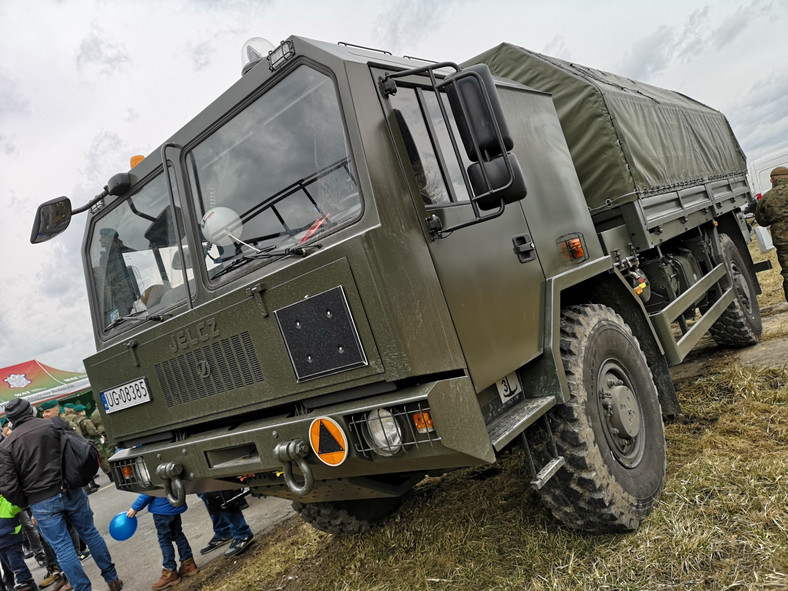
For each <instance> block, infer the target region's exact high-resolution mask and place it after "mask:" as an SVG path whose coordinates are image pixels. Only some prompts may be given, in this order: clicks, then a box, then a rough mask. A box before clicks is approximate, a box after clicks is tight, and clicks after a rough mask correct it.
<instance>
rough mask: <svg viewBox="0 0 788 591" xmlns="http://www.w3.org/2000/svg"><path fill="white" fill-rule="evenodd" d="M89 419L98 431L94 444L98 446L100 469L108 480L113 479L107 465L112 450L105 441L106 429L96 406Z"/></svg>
mask: <svg viewBox="0 0 788 591" xmlns="http://www.w3.org/2000/svg"><path fill="white" fill-rule="evenodd" d="M90 420H91V421H92V422H93V424H94V425H95V426H96V430H97V431H98V433H99V440H98V441H97V442H96V445H97V446H98V448H99V454H100V455H101V469H102V470H103V471H104V473H105V474H106V475H107V476H108V477H109V479H110V480H113V479H112V470H110V466H109V456H111V455H112V453H113V450H112V448H111V447H110V445H109V442H108V441H107V430H106V429H105V428H104V419H102V418H101V413H100V412H99V409H98V407H97V408H95V409H94V410H93V412H92V413H91V414H90ZM113 482H114V480H113Z"/></svg>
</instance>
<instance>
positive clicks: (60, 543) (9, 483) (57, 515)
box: [0, 399, 123, 591]
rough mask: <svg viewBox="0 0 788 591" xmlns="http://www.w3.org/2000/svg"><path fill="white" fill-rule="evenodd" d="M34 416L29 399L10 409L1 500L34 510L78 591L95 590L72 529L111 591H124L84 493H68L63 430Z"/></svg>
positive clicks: (0, 452) (1, 452)
mask: <svg viewBox="0 0 788 591" xmlns="http://www.w3.org/2000/svg"><path fill="white" fill-rule="evenodd" d="M33 412H34V411H33V407H32V406H31V405H30V403H29V402H28V401H27V400H24V399H14V400H11V401H10V402H8V403H7V404H6V405H5V414H6V417H8V420H9V421H10V422H11V424H12V426H13V431H12V432H11V434H10V435H9V436H8V437H6V438H5V439H4V440H3V442H2V443H0V494H2V495H3V496H4V497H5V498H7V499H8V500H9V501H10V502H11V503H13V504H14V505H17V506H20V507H25V506H29V507H30V510H31V511H32V513H33V517H35V519H36V522H37V523H38V527H39V529H40V530H41V533H42V535H43V536H44V539H45V540H46V541H47V542H48V543H49V545H50V546H52V548H53V549H54V551H55V554H56V555H57V561H58V564H60V566H61V568H62V569H63V572H64V573H65V574H66V577H67V578H68V581H69V582H70V583H71V585H72V586H73V587H74V589H76V590H77V591H89V590H90V589H91V585H90V579H89V578H88V577H87V575H86V574H85V571H84V570H83V568H82V564H81V563H80V561H79V558H78V557H77V553H76V551H75V549H74V544H73V543H72V541H71V536H70V535H69V533H68V527H67V526H68V524H71V525H72V526H73V527H74V529H76V530H77V533H78V534H79V536H80V537H81V538H82V539H84V540H85V542H86V543H87V545H88V548H90V552H91V554H92V555H93V558H94V560H95V561H96V565H97V566H98V567H99V569H101V576H102V577H103V578H104V580H105V581H106V582H107V584H108V585H109V589H110V591H120V589H122V588H123V581H122V580H121V579H119V578H118V573H117V571H116V570H115V565H114V564H113V563H112V557H111V556H110V554H109V550H108V549H107V544H106V542H105V541H104V538H102V537H101V534H99V532H98V530H97V529H96V526H95V524H94V523H93V511H92V510H91V509H90V505H88V497H87V495H86V494H85V491H83V490H82V489H81V488H78V489H64V488H63V478H62V474H61V461H60V455H61V454H60V432H61V430H60V429H58V428H57V426H56V425H55V424H54V423H53V422H52V421H51V420H49V419H40V418H37V417H34V416H33Z"/></svg>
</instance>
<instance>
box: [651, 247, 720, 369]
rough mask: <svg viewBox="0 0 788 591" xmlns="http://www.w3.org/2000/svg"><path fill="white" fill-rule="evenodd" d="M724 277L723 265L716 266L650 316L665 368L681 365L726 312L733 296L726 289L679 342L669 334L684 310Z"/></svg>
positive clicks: (671, 333)
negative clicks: (663, 352)
mask: <svg viewBox="0 0 788 591" xmlns="http://www.w3.org/2000/svg"><path fill="white" fill-rule="evenodd" d="M726 274H727V271H726V269H725V265H724V264H723V263H720V264H719V265H717V266H716V267H714V268H713V269H712V270H711V273H709V274H708V275H706V276H705V277H703V278H702V279H701V280H700V281H698V282H697V283H696V284H695V285H693V286H692V287H690V288H689V289H688V290H687V291H685V292H684V293H683V294H681V295H680V296H679V297H678V298H676V299H675V300H674V301H673V302H671V303H670V304H669V305H668V306H666V307H665V309H664V310H662V311H660V312H657V313H655V314H651V316H650V318H651V322H652V323H653V325H654V330H656V331H657V336H658V337H659V340H660V342H661V343H662V347H663V348H664V349H665V358H666V359H667V360H668V365H678V364H679V363H681V362H682V360H683V359H684V357H686V356H687V353H689V352H690V351H691V350H692V348H693V347H694V346H695V345H696V344H697V342H698V341H699V340H700V339H701V338H702V337H703V335H705V334H706V333H707V332H708V330H709V328H711V325H712V324H714V323H715V322H716V321H717V319H718V318H719V317H720V316H722V314H723V312H725V310H726V309H727V308H728V306H729V305H730V303H731V302H732V301H733V300H734V298H735V294H734V292H733V288H731V287H729V288H727V289H726V290H725V291H724V292H723V294H722V297H720V299H719V300H717V301H716V302H714V304H713V305H712V306H711V308H709V309H708V310H707V311H706V313H705V314H703V316H701V317H700V320H698V321H696V322H695V323H694V324H693V325H692V328H690V329H689V330H688V331H687V332H686V333H684V334H683V335H682V336H681V338H679V339H678V340H676V339H675V338H674V337H673V332H672V330H671V327H670V325H671V323H673V321H674V320H676V319H677V318H678V317H679V316H681V315H682V314H683V313H684V312H685V311H686V310H687V308H689V307H691V306H693V305H694V304H695V303H696V302H698V301H700V299H701V298H703V296H704V295H706V292H708V291H709V289H711V288H712V286H714V284H716V283H717V282H718V281H720V279H722V278H724V277H725V276H726Z"/></svg>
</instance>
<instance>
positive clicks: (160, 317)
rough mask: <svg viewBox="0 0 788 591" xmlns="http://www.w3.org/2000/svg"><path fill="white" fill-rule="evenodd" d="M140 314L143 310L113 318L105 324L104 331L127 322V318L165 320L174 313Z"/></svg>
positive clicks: (143, 320) (153, 320) (141, 320)
mask: <svg viewBox="0 0 788 591" xmlns="http://www.w3.org/2000/svg"><path fill="white" fill-rule="evenodd" d="M140 314H142V312H137V313H136V314H132V315H129V316H121V317H120V318H117V319H116V320H113V321H112V322H110V323H109V324H108V325H107V326H105V327H104V332H107V331H108V330H112V329H113V328H115V327H116V326H117V325H118V324H121V323H123V322H126V320H138V321H140V322H147V321H148V320H150V321H152V322H164V321H165V320H167V319H168V318H172V314H148V315H146V316H140Z"/></svg>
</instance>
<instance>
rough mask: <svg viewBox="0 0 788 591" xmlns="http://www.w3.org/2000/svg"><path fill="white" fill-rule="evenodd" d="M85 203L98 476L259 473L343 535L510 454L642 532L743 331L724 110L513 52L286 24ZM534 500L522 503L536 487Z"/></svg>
mask: <svg viewBox="0 0 788 591" xmlns="http://www.w3.org/2000/svg"><path fill="white" fill-rule="evenodd" d="M245 54H246V55H247V56H248V57H249V61H248V63H247V65H246V66H245V67H244V69H243V74H242V76H241V77H240V79H239V80H238V81H237V82H236V83H235V84H233V85H232V86H231V87H230V88H229V89H227V90H226V91H225V92H224V93H223V94H222V95H221V96H220V97H219V98H218V99H216V101H214V102H213V103H212V104H210V105H209V106H208V107H207V108H206V109H205V110H204V111H203V112H201V113H200V114H199V115H197V116H196V117H195V118H194V119H193V120H191V121H190V122H189V123H188V124H186V125H185V126H184V127H183V128H182V129H181V130H179V131H177V132H176V133H175V134H174V135H173V136H172V137H171V138H169V139H168V140H167V141H165V142H164V143H163V144H162V145H161V146H160V147H159V148H158V149H157V150H156V151H154V152H153V153H152V154H150V155H148V156H147V157H145V158H143V159H141V161H140V162H138V163H135V164H136V165H134V166H133V168H131V170H129V171H128V172H122V173H119V174H117V175H115V176H113V177H112V179H110V181H109V182H108V184H107V186H105V187H104V189H103V191H101V192H100V193H99V194H98V195H96V197H95V198H94V199H92V200H91V201H90V202H89V203H87V204H85V205H84V206H82V207H79V208H77V209H72V206H71V202H70V200H69V199H68V198H66V197H61V198H57V199H54V200H52V201H50V202H47V203H45V204H43V205H42V206H41V207H40V208H39V211H38V213H37V217H36V220H35V224H34V228H33V233H32V237H31V240H32V241H33V242H42V241H44V240H47V239H49V238H51V237H53V236H55V235H57V234H58V233H59V232H61V231H63V230H64V229H65V228H66V227H67V225H68V223H69V220H70V219H71V216H72V215H74V214H77V213H81V212H83V211H87V215H88V221H87V224H86V229H85V235H84V242H83V249H82V250H83V252H82V254H83V256H84V271H85V278H86V281H87V285H88V294H89V304H90V310H91V315H92V322H93V327H94V329H95V341H96V348H97V353H96V354H95V355H93V356H91V357H89V358H88V359H86V360H85V368H86V370H87V373H88V376H89V378H90V382H91V384H92V386H93V389H94V391H95V392H96V393H97V395H98V396H99V397H100V399H101V402H102V404H101V405H100V406H101V411H102V415H103V418H104V424H105V426H106V429H107V432H108V433H109V434H110V435H111V438H112V440H113V441H114V444H115V445H116V446H117V449H118V451H117V452H116V453H115V454H114V455H113V456H112V458H111V459H110V463H111V466H112V471H113V476H114V482H115V485H116V486H117V488H119V489H121V490H125V491H133V492H145V493H148V494H153V495H160V496H162V495H166V496H167V497H168V498H169V499H170V501H171V502H172V503H173V504H175V505H178V504H181V503H183V502H184V498H185V496H186V495H187V494H191V493H199V492H202V491H211V490H245V489H249V490H250V491H251V492H252V493H253V494H255V495H271V496H277V497H283V498H286V499H290V500H292V501H293V507H294V509H295V510H296V511H297V512H298V513H300V514H301V516H302V517H303V518H304V519H305V520H306V521H308V522H309V523H311V524H312V525H314V526H315V527H317V528H320V529H323V530H325V531H328V532H333V533H348V532H358V531H362V530H364V529H366V528H367V527H369V525H370V524H371V523H374V522H375V521H377V520H379V519H381V518H383V517H384V516H386V515H387V514H389V513H391V512H392V511H394V510H395V509H396V508H397V507H398V505H399V504H400V503H401V499H402V497H403V495H404V494H406V493H407V492H408V491H409V490H410V489H412V487H414V486H415V485H416V484H417V483H418V482H419V481H421V480H422V479H423V478H424V477H425V476H428V475H439V474H441V473H445V472H446V471H449V470H453V469H457V468H462V467H467V466H474V465H481V464H490V463H493V462H495V461H496V458H498V457H499V456H500V454H503V453H507V451H508V450H510V449H512V448H513V447H514V446H520V447H521V448H523V449H524V450H525V452H522V454H521V457H523V461H524V462H527V464H528V468H529V469H530V470H531V471H532V474H533V480H532V483H531V484H532V486H533V487H534V488H535V489H536V490H538V491H539V492H540V493H541V498H542V499H543V500H544V503H545V505H546V506H547V508H549V510H550V511H552V513H553V514H554V515H555V516H556V517H557V518H558V519H560V520H561V521H563V522H564V523H566V524H568V525H570V526H572V527H574V528H578V529H581V530H586V531H594V532H598V531H627V530H634V529H636V528H637V527H638V526H639V524H640V523H641V522H642V520H643V519H644V518H645V517H646V516H647V514H648V513H649V511H650V510H651V508H652V507H653V506H654V503H655V501H656V500H657V498H658V497H659V495H660V491H661V489H662V487H663V482H664V479H665V469H666V450H665V437H664V426H663V415H665V416H670V415H676V414H678V413H680V405H679V401H678V399H677V396H676V392H675V389H674V386H673V383H672V381H671V378H670V374H669V366H671V365H674V364H678V363H680V362H681V361H682V359H683V358H684V357H685V356H686V354H687V353H688V352H689V351H690V349H691V348H692V347H693V346H694V344H695V343H697V341H698V340H699V339H700V338H701V337H702V336H703V335H705V334H707V333H709V332H711V334H712V335H713V337H714V338H715V339H716V340H717V341H718V342H719V343H720V344H722V345H726V346H735V347H740V346H747V345H751V344H754V343H756V342H757V341H758V339H759V336H760V333H761V321H760V314H759V309H758V303H757V299H756V296H757V294H758V293H759V289H760V288H759V284H758V281H757V278H756V272H757V271H758V270H759V268H758V267H757V266H756V265H754V264H753V261H752V260H751V258H750V255H749V252H748V249H747V243H748V241H749V239H750V236H749V232H748V228H747V225H746V223H745V221H744V219H743V217H742V215H741V213H740V208H741V206H742V205H745V204H747V203H748V202H749V200H750V199H751V194H750V189H749V187H748V184H747V181H746V161H745V157H744V155H743V153H742V151H741V149H740V147H739V145H738V143H737V141H736V139H735V137H734V134H733V133H732V131H731V128H730V126H729V125H728V122H727V121H726V119H725V117H724V116H723V115H722V114H720V113H719V112H717V111H714V110H713V109H710V108H708V107H706V106H704V105H701V104H699V103H697V102H696V101H693V100H691V99H689V98H687V97H685V96H683V95H681V94H678V93H675V92H670V91H667V90H663V89H659V88H656V87H653V86H649V85H646V84H641V83H638V82H633V81H631V80H629V79H626V78H623V77H619V76H615V75H612V74H608V73H605V72H601V71H598V70H593V69H590V68H585V67H582V66H579V65H576V64H569V63H567V62H563V61H561V60H557V59H553V58H549V57H546V56H541V55H538V54H535V53H532V52H529V51H527V50H525V49H522V48H519V47H517V46H513V45H507V44H504V45H501V46H500V47H498V48H495V49H492V50H491V51H489V52H486V53H485V54H483V55H481V56H478V57H477V58H474V59H471V60H469V61H468V62H467V63H466V64H464V65H463V66H460V65H458V64H456V63H450V62H441V63H435V62H428V61H424V60H419V59H416V58H399V57H395V56H392V55H391V54H390V53H388V52H383V51H377V50H373V49H368V48H363V47H359V46H354V45H351V44H337V45H334V44H329V43H324V42H319V41H313V40H309V39H305V38H301V37H295V36H294V37H290V38H288V39H287V40H286V41H284V42H282V44H281V45H280V46H279V47H277V48H275V49H271V50H270V51H267V50H265V49H261V45H260V41H259V40H252V41H251V42H249V43H248V44H247V45H246V49H245ZM525 498H527V497H525V496H524V499H525Z"/></svg>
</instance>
